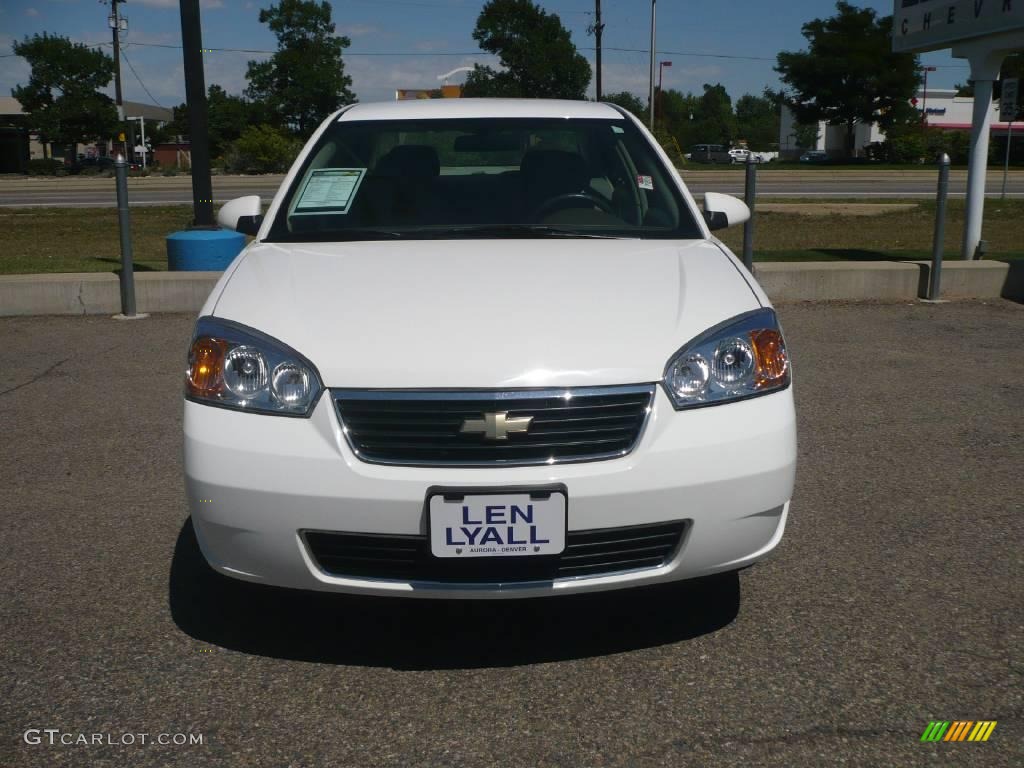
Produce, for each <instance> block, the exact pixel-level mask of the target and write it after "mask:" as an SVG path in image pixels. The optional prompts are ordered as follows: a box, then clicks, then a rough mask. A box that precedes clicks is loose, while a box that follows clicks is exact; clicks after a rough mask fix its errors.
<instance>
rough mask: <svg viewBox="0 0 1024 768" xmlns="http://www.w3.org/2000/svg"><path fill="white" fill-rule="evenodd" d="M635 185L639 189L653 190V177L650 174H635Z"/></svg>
mask: <svg viewBox="0 0 1024 768" xmlns="http://www.w3.org/2000/svg"><path fill="white" fill-rule="evenodd" d="M636 185H637V186H638V187H640V189H649V190H651V191H652V192H653V191H654V179H653V178H651V177H650V176H637V177H636Z"/></svg>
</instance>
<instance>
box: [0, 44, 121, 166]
mask: <svg viewBox="0 0 1024 768" xmlns="http://www.w3.org/2000/svg"><path fill="white" fill-rule="evenodd" d="M13 49H14V53H15V55H17V56H21V57H22V58H23V59H25V60H26V61H27V62H28V63H29V66H30V67H32V73H31V74H30V75H29V79H28V84H27V85H19V86H17V87H16V88H14V89H12V90H11V95H12V96H14V98H16V99H17V100H18V103H20V104H21V108H22V110H23V111H25V112H26V113H28V115H29V123H30V125H31V127H32V128H33V129H34V130H35V131H37V132H38V133H39V138H40V140H41V141H42V143H43V145H44V147H45V146H46V145H47V144H49V143H54V144H60V145H63V146H66V147H67V146H74V145H75V144H78V143H79V142H87V141H97V140H99V139H106V138H108V137H109V136H110V135H111V134H112V133H113V132H114V131H115V129H116V128H117V110H116V109H115V108H114V102H113V101H112V100H111V98H110V97H109V96H107V95H105V94H102V93H100V88H104V87H106V86H107V85H109V84H110V81H111V80H112V79H113V78H114V60H113V59H112V58H111V57H110V56H108V55H107V54H105V53H103V52H102V51H97V50H93V49H92V48H89V47H88V46H86V45H82V44H81V43H73V42H71V41H70V40H69V39H68V38H66V37H58V36H56V35H48V34H46V33H45V32H44V33H43V34H41V35H38V34H37V35H33V36H32V37H31V38H29V37H26V38H25V39H24V40H23V41H22V42H20V43H14V46H13Z"/></svg>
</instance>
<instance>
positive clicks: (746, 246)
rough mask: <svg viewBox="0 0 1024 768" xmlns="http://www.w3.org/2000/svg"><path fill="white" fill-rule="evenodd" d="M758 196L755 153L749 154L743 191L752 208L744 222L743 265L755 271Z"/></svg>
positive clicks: (745, 199)
mask: <svg viewBox="0 0 1024 768" xmlns="http://www.w3.org/2000/svg"><path fill="white" fill-rule="evenodd" d="M756 196H757V164H756V163H755V162H754V153H753V152H751V153H750V154H748V155H747V184H746V189H745V191H744V193H743V200H744V201H745V202H746V204H747V208H749V209H750V218H749V219H747V221H746V222H745V223H744V224H743V265H744V266H745V267H746V268H747V269H748V270H751V271H753V269H754V198H755V197H756Z"/></svg>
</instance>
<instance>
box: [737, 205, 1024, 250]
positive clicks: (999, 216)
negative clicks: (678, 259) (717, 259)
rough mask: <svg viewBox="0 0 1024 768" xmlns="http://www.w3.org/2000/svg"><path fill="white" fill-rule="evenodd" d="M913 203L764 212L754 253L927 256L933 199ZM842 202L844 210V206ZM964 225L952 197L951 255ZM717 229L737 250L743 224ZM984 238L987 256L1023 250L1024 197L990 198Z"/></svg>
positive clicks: (947, 240) (948, 234)
mask: <svg viewBox="0 0 1024 768" xmlns="http://www.w3.org/2000/svg"><path fill="white" fill-rule="evenodd" d="M765 202H772V203H774V202H779V201H776V200H775V199H772V200H768V201H765ZM821 202H822V203H823V204H825V205H826V206H827V210H829V211H835V210H836V208H837V205H836V203H837V202H840V201H832V200H829V201H821ZM857 202H858V203H863V202H864V201H863V200H858V201H857ZM881 202H885V203H890V202H896V201H890V200H885V201H881ZM914 202H918V203H919V204H918V205H917V207H916V208H913V209H911V210H895V211H891V212H885V213H881V214H877V215H872V216H851V215H844V214H842V213H840V212H830V213H828V214H827V215H822V216H818V215H805V214H801V213H760V214H758V215H757V218H756V221H755V227H754V251H755V255H756V257H757V258H758V260H759V261H776V260H777V261H792V260H794V257H795V255H796V254H799V253H813V254H815V257H814V258H811V257H810V256H801V257H800V260H808V261H830V260H833V259H847V260H860V261H865V260H866V261H881V260H885V259H919V258H929V257H930V254H931V246H932V235H933V232H934V229H935V203H934V202H932V201H914ZM838 207H839V209H840V210H841V206H838ZM813 209H814V206H813V204H811V203H808V210H809V211H810V210H813ZM823 209H824V207H823ZM963 229H964V201H963V200H950V201H949V202H948V205H947V212H946V236H945V243H944V253H945V254H946V255H947V257H950V258H957V257H959V252H960V242H961V240H962V238H963ZM717 234H718V235H719V237H721V239H722V240H723V241H724V242H725V243H726V244H727V245H728V246H729V247H730V248H732V249H733V250H734V251H736V252H739V251H740V249H742V248H743V228H742V227H733V228H732V229H727V230H724V231H723V232H719V233H717ZM983 237H984V239H985V240H987V241H988V257H989V258H993V259H998V258H1003V257H1005V256H1009V255H1013V254H1018V255H1019V254H1020V253H1021V252H1024V200H1016V199H1014V200H1005V201H999V200H987V201H986V203H985V226H984V230H983ZM819 257H820V258H819Z"/></svg>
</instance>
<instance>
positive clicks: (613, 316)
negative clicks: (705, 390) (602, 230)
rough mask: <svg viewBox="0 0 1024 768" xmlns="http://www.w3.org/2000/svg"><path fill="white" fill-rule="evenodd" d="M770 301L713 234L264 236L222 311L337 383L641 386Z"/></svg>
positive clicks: (219, 306)
mask: <svg viewBox="0 0 1024 768" xmlns="http://www.w3.org/2000/svg"><path fill="white" fill-rule="evenodd" d="M759 306H760V304H759V303H758V301H757V298H756V297H755V296H754V294H753V292H752V290H751V289H750V287H749V286H748V285H747V283H746V281H745V280H744V278H743V276H742V275H741V274H740V271H739V270H738V269H737V267H736V266H735V265H734V264H733V263H732V262H731V261H730V259H729V258H728V257H727V256H726V255H725V254H724V253H722V251H721V250H720V249H719V248H718V247H717V246H716V245H715V244H713V243H711V242H707V241H658V240H654V241H652V240H597V239H591V240H576V239H565V240H553V239H545V240H428V241H414V242H410V241H403V242H376V241H375V242H356V243H328V244H319V243H298V244H275V243H260V244H254V245H253V246H251V247H250V248H249V249H248V251H246V253H245V254H244V255H243V256H242V258H241V262H240V263H239V264H237V265H236V268H235V270H234V273H233V274H232V275H231V277H230V279H229V280H228V281H227V283H226V285H225V287H224V289H223V292H222V293H221V295H220V297H219V299H218V300H217V302H216V306H215V310H214V314H215V315H216V316H217V317H223V318H226V319H229V320H234V321H236V322H239V323H243V324H244V325H248V326H250V327H253V328H256V329H257V330H260V331H263V332H264V333H267V334H269V335H271V336H273V337H275V338H277V339H280V340H281V341H283V342H284V343H285V344H288V345H290V346H291V347H293V348H294V349H296V350H298V351H299V352H300V353H302V354H303V355H305V356H306V357H308V358H309V359H310V360H311V361H312V362H313V363H314V364H315V365H316V366H317V368H318V369H319V371H320V374H321V376H322V378H323V380H324V384H326V385H327V386H328V387H360V388H362V387H368V388H376V387H380V388H442V387H456V388H492V387H509V388H514V387H543V386H587V385H608V384H635V383H641V382H650V381H657V380H659V379H660V378H661V376H662V372H663V371H664V368H665V364H666V362H667V361H668V359H669V357H670V356H671V355H672V354H673V353H674V352H675V351H676V350H677V349H679V347H680V346H682V345H683V344H685V343H686V342H687V341H689V340H690V339H692V338H693V337H694V336H696V335H697V334H699V333H701V332H703V331H705V330H707V329H708V328H709V327H711V326H713V325H715V324H717V323H719V322H721V321H723V320H726V319H728V318H730V317H732V316H734V315H738V314H740V313H742V312H746V311H749V310H751V309H756V308H758V307H759Z"/></svg>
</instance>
